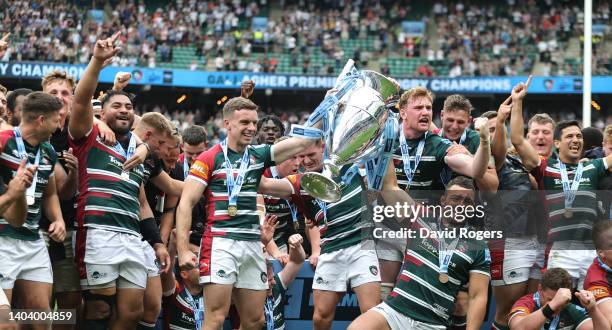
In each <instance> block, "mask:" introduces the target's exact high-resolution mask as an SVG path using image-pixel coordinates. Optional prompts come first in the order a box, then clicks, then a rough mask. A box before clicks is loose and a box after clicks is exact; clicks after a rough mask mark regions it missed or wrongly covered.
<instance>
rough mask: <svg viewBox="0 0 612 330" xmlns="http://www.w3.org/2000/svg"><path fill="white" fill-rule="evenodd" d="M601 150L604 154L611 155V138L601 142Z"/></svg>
mask: <svg viewBox="0 0 612 330" xmlns="http://www.w3.org/2000/svg"><path fill="white" fill-rule="evenodd" d="M603 151H604V155H606V156H609V155H612V139H608V140H607V141H605V142H604V143H603Z"/></svg>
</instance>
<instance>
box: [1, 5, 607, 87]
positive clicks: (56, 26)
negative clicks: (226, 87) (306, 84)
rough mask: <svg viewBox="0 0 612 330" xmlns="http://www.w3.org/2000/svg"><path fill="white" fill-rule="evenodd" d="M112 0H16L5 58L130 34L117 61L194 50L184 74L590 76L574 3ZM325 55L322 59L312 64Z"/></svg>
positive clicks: (76, 56)
mask: <svg viewBox="0 0 612 330" xmlns="http://www.w3.org/2000/svg"><path fill="white" fill-rule="evenodd" d="M112 4H113V6H112V7H110V8H109V7H104V3H100V4H99V5H100V6H102V9H101V10H104V11H105V13H106V15H107V16H108V18H109V20H106V21H103V22H102V21H96V20H95V19H93V18H92V17H91V16H90V15H89V14H88V11H89V9H91V8H90V7H87V6H78V5H76V4H74V3H65V2H61V1H50V0H46V1H40V2H35V3H32V4H31V5H30V2H28V1H11V2H10V3H8V4H7V5H6V6H3V7H2V10H1V11H0V15H1V16H0V19H1V20H2V23H3V24H2V26H3V27H2V28H0V32H2V31H3V30H4V32H8V29H9V27H10V29H11V31H10V32H11V33H12V37H11V38H12V40H13V42H12V45H11V47H10V49H9V50H8V51H7V52H6V53H5V54H4V56H2V57H0V58H1V59H2V60H4V61H7V60H23V61H26V60H37V61H40V60H44V61H51V62H68V63H83V64H84V63H87V62H88V60H89V58H90V57H91V46H92V45H93V44H94V42H95V40H96V38H97V36H100V35H106V36H109V35H110V31H121V32H122V36H121V41H122V44H123V45H124V46H123V48H124V50H123V51H122V53H121V54H120V55H119V56H117V58H116V59H115V60H114V64H113V65H119V66H143V67H156V66H157V65H158V64H159V62H162V63H172V61H173V54H174V48H175V47H177V46H179V47H180V46H187V45H189V46H192V45H193V46H195V49H196V50H195V53H194V54H192V56H193V60H192V62H191V64H190V65H189V66H188V67H186V68H190V69H192V70H195V69H201V68H216V69H217V70H224V71H253V72H277V68H278V66H279V62H280V61H281V59H280V58H279V56H281V57H282V56H287V57H289V58H290V63H291V64H290V65H291V66H292V67H301V68H302V73H307V74H332V73H334V72H335V73H337V72H339V70H340V69H341V65H342V63H344V61H345V60H346V59H347V58H353V59H355V60H356V61H357V63H358V64H359V65H360V66H361V67H367V66H368V65H370V66H372V68H373V69H375V70H381V71H382V72H385V71H388V70H389V64H388V61H385V60H382V61H379V59H385V58H389V59H391V58H402V57H403V58H423V59H426V60H427V62H426V63H424V64H421V65H420V66H419V67H418V68H417V69H416V70H415V71H414V72H404V71H402V72H401V74H402V75H423V76H435V75H447V74H448V75H450V76H451V77H455V76H479V75H517V74H526V73H529V72H532V69H533V68H534V65H535V64H536V63H542V69H541V70H543V72H542V75H547V76H548V75H575V74H579V73H580V72H581V67H580V64H579V63H577V62H573V61H569V60H567V59H566V57H572V56H574V55H571V54H566V52H567V51H568V49H567V46H568V42H569V40H570V38H578V37H579V36H581V34H582V32H581V30H582V24H583V19H584V15H583V13H582V7H581V6H580V5H579V4H578V3H574V2H573V1H568V2H559V1H542V2H537V3H536V4H535V5H533V6H532V5H528V4H526V3H522V2H516V1H511V0H510V1H507V4H506V3H489V4H486V5H482V4H480V3H471V2H463V1H437V2H435V3H434V4H433V5H432V7H431V10H429V11H424V12H420V11H417V10H416V8H414V7H417V5H416V4H412V3H410V2H409V1H406V2H403V1H394V2H385V1H383V2H379V1H356V2H347V3H344V2H339V3H336V2H333V1H332V2H320V3H318V2H300V3H284V4H281V8H283V10H282V13H281V14H280V15H274V16H273V15H271V14H270V8H271V5H270V4H269V3H267V2H266V1H259V2H244V1H229V2H198V1H171V2H162V3H159V4H153V5H147V4H146V3H145V2H144V1H118V2H114V3H112ZM429 13H433V15H429ZM594 13H595V14H594V16H595V17H594V19H595V21H594V22H595V23H597V22H603V23H604V24H608V23H609V18H610V9H609V3H608V2H607V1H597V2H596V4H595V10H594ZM257 16H263V17H267V21H266V24H265V25H264V26H263V27H260V28H259V27H255V24H254V23H252V22H251V21H252V19H253V18H254V17H257ZM277 16H278V17H277ZM431 19H433V23H434V24H433V26H435V33H424V34H423V35H421V36H418V37H415V36H410V35H408V34H407V33H405V32H404V31H403V30H402V28H401V23H402V22H403V21H405V20H422V21H424V22H425V23H428V22H429V21H430V20H431ZM368 38H370V39H373V41H372V44H371V45H368V46H367V47H363V46H362V47H357V48H345V47H342V42H344V41H348V40H366V39H368ZM430 39H433V40H430ZM594 45H595V47H594V57H593V72H594V74H598V75H607V74H610V72H611V71H612V62H611V60H610V56H609V52H608V51H607V50H606V49H607V48H606V47H607V46H606V43H605V41H604V39H601V38H598V39H597V40H596V42H595V41H594ZM576 56H577V55H576ZM319 57H321V58H323V59H324V61H323V62H317V61H314V59H315V58H319ZM371 60H374V61H371ZM368 63H371V64H368ZM375 63H378V64H379V65H380V66H377V65H378V64H377V65H376V66H373V65H375Z"/></svg>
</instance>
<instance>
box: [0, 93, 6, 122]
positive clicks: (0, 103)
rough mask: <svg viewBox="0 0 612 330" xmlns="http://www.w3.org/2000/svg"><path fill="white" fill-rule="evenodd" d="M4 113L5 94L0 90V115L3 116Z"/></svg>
mask: <svg viewBox="0 0 612 330" xmlns="http://www.w3.org/2000/svg"><path fill="white" fill-rule="evenodd" d="M5 114H6V95H4V93H2V92H0V116H4V115H5Z"/></svg>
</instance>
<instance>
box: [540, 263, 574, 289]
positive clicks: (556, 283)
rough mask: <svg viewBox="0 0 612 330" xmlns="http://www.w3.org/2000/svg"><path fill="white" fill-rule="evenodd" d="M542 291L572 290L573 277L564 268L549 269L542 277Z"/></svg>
mask: <svg viewBox="0 0 612 330" xmlns="http://www.w3.org/2000/svg"><path fill="white" fill-rule="evenodd" d="M541 283H542V289H551V290H555V291H556V290H559V289H561V288H565V289H571V288H572V277H571V276H570V274H569V273H568V272H567V270H565V269H563V268H549V269H548V270H547V271H546V273H544V275H542V281H541Z"/></svg>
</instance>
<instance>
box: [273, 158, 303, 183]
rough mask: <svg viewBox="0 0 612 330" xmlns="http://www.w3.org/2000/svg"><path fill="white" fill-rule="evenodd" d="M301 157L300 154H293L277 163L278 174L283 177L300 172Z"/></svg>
mask: <svg viewBox="0 0 612 330" xmlns="http://www.w3.org/2000/svg"><path fill="white" fill-rule="evenodd" d="M300 162H301V158H300V157H298V156H293V157H291V158H289V159H287V160H286V161H284V162H282V163H280V164H278V165H276V169H277V170H278V175H279V176H280V177H281V178H284V177H286V176H287V175H290V174H295V173H297V172H298V169H299V168H300Z"/></svg>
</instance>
